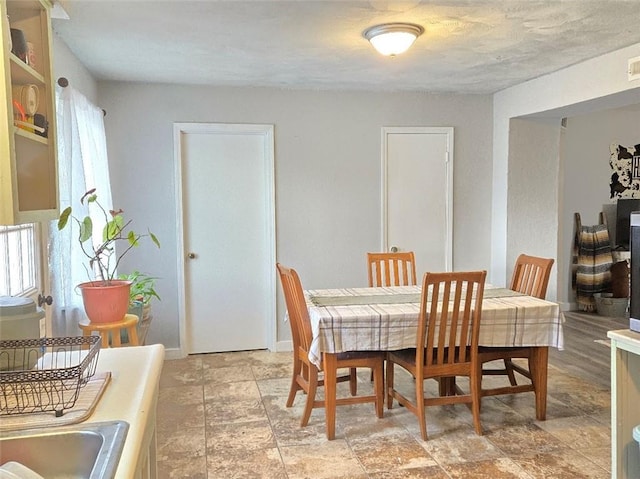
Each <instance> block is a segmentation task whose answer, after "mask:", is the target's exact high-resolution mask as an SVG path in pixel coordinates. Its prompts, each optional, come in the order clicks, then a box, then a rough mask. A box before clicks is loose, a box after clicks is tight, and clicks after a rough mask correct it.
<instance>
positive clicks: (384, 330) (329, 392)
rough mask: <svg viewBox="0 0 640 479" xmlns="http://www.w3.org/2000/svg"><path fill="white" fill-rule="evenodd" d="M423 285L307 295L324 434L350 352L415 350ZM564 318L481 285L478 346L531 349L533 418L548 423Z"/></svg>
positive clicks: (553, 308)
mask: <svg viewBox="0 0 640 479" xmlns="http://www.w3.org/2000/svg"><path fill="white" fill-rule="evenodd" d="M421 290H422V287H421V286H387V287H373V288H371V287H369V288H334V289H310V290H305V292H304V293H305V299H306V302H307V308H308V311H309V319H310V321H311V328H312V333H313V339H312V343H311V347H310V349H309V360H310V361H311V362H312V363H314V364H315V365H317V366H318V367H320V366H321V364H322V363H324V368H323V369H324V372H325V383H324V384H325V417H326V425H327V431H328V433H329V432H330V433H331V434H333V433H334V432H335V415H336V381H335V374H336V373H335V363H336V359H337V355H338V354H339V353H344V352H349V351H395V350H401V349H407V348H415V346H416V331H417V326H418V317H419V314H420V304H421V294H422V291H421ZM563 323H564V316H563V315H562V314H561V312H560V307H559V305H558V304H557V303H554V302H551V301H546V300H543V299H539V298H535V297H533V296H528V295H525V294H523V293H519V292H516V291H512V290H510V289H506V288H500V287H494V286H492V285H489V284H487V285H485V290H484V296H483V301H482V312H481V321H480V330H479V339H478V345H479V346H487V347H500V348H505V347H507V348H522V347H528V348H531V355H530V359H529V361H530V368H531V371H532V374H534V375H535V378H534V379H535V381H536V388H535V402H536V418H537V419H538V420H544V419H545V418H546V401H547V363H548V348H549V347H555V348H558V349H563V348H564V336H563Z"/></svg>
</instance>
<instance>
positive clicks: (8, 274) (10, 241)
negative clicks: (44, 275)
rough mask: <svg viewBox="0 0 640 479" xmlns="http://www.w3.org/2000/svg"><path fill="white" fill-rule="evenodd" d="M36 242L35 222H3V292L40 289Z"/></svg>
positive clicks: (16, 293)
mask: <svg viewBox="0 0 640 479" xmlns="http://www.w3.org/2000/svg"><path fill="white" fill-rule="evenodd" d="M37 244H38V235H37V233H36V225H35V224H34V223H29V224H24V225H17V226H0V296H26V295H29V294H32V293H34V292H35V291H36V290H37V289H38V284H39V283H38V280H39V268H38V264H39V262H38V256H37V255H38V248H37Z"/></svg>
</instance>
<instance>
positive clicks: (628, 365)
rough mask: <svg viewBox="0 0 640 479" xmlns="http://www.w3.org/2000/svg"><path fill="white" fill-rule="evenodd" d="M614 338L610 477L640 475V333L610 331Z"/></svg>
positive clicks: (622, 478)
mask: <svg viewBox="0 0 640 479" xmlns="http://www.w3.org/2000/svg"><path fill="white" fill-rule="evenodd" d="M607 336H608V337H609V338H610V339H611V477H612V478H613V479H638V478H639V477H640V448H639V447H638V443H637V442H636V441H635V440H634V438H633V428H634V427H635V426H637V425H638V424H640V333H636V332H634V331H631V330H628V329H623V330H618V331H609V332H608V333H607Z"/></svg>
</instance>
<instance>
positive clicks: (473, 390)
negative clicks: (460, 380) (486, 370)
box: [469, 365, 482, 436]
mask: <svg viewBox="0 0 640 479" xmlns="http://www.w3.org/2000/svg"><path fill="white" fill-rule="evenodd" d="M481 381H482V365H479V366H478V368H477V370H476V371H474V372H472V374H471V375H470V376H469V392H470V394H471V412H472V414H473V428H474V429H475V430H476V434H477V435H478V436H482V424H481V423H480V402H481V401H482V395H481V391H480V384H481Z"/></svg>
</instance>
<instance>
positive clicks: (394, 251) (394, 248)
mask: <svg viewBox="0 0 640 479" xmlns="http://www.w3.org/2000/svg"><path fill="white" fill-rule="evenodd" d="M390 251H391V252H392V253H397V252H398V247H397V246H392V247H391V250H390Z"/></svg>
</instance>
